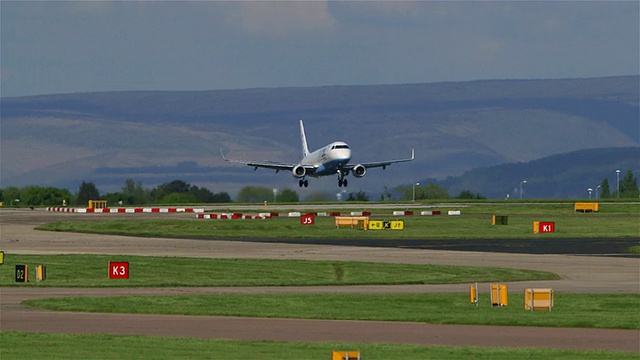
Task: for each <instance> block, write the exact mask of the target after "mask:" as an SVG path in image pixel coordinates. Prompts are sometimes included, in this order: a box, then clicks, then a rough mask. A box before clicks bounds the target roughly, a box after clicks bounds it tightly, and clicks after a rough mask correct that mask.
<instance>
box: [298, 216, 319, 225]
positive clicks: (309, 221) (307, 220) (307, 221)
mask: <svg viewBox="0 0 640 360" xmlns="http://www.w3.org/2000/svg"><path fill="white" fill-rule="evenodd" d="M315 223H316V219H315V217H314V216H313V214H306V215H301V216H300V225H314V224H315Z"/></svg>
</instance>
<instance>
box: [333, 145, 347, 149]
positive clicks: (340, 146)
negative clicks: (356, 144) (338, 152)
mask: <svg viewBox="0 0 640 360" xmlns="http://www.w3.org/2000/svg"><path fill="white" fill-rule="evenodd" d="M348 148H349V146H348V145H335V146H333V147H332V149H348Z"/></svg>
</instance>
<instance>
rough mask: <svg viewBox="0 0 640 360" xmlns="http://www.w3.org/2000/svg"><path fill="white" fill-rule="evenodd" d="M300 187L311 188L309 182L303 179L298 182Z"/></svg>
mask: <svg viewBox="0 0 640 360" xmlns="http://www.w3.org/2000/svg"><path fill="white" fill-rule="evenodd" d="M298 186H300V187H303V186H304V187H308V186H309V180H306V179H301V180H300V181H299V182H298Z"/></svg>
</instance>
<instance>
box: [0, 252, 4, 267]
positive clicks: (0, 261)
mask: <svg viewBox="0 0 640 360" xmlns="http://www.w3.org/2000/svg"><path fill="white" fill-rule="evenodd" d="M2 264H4V251H0V265H2Z"/></svg>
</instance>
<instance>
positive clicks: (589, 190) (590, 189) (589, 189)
mask: <svg viewBox="0 0 640 360" xmlns="http://www.w3.org/2000/svg"><path fill="white" fill-rule="evenodd" d="M587 191H588V192H589V200H591V192H592V191H593V189H592V188H588V189H587Z"/></svg>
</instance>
